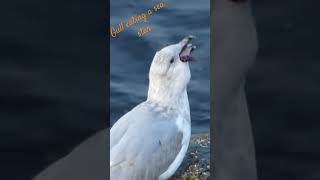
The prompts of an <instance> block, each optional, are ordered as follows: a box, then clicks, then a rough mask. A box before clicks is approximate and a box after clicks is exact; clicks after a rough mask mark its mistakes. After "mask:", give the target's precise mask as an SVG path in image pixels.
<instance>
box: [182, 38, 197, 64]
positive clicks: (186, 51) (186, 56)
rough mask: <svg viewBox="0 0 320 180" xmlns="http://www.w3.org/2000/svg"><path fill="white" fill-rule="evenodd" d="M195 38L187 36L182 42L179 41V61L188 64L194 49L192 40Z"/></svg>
mask: <svg viewBox="0 0 320 180" xmlns="http://www.w3.org/2000/svg"><path fill="white" fill-rule="evenodd" d="M194 38H195V37H194V36H192V35H189V36H187V37H185V38H184V39H183V40H182V41H180V43H179V44H180V45H181V52H180V54H179V56H180V60H181V61H182V62H189V61H191V59H192V58H191V52H192V51H193V50H194V49H196V46H194V45H192V43H191V42H192V40H193V39H194Z"/></svg>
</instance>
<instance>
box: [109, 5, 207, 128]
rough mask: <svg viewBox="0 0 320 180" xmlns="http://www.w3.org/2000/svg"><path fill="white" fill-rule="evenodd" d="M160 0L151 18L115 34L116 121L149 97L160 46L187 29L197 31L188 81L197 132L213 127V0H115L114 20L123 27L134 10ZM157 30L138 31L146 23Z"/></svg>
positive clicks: (113, 115)
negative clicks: (152, 68) (161, 5)
mask: <svg viewBox="0 0 320 180" xmlns="http://www.w3.org/2000/svg"><path fill="white" fill-rule="evenodd" d="M159 2H164V3H165V4H166V7H165V8H163V9H160V10H158V11H157V12H155V13H154V14H152V15H150V16H149V17H148V18H147V22H146V23H145V22H143V23H140V24H138V25H134V28H133V29H126V30H125V31H123V32H121V33H120V34H119V35H118V37H116V38H113V39H111V40H110V46H111V47H110V54H111V56H110V59H111V63H110V66H111V68H110V79H111V81H110V86H111V92H110V104H111V105H110V106H111V109H110V112H111V121H112V123H114V122H115V121H116V120H117V119H118V118H120V117H121V116H122V115H123V114H125V113H126V112H128V111H129V110H130V109H131V108H133V107H134V106H136V105H137V104H138V103H140V102H142V101H144V100H146V96H147V90H148V72H149V66H150V64H151V61H152V59H153V56H154V54H155V52H156V51H157V50H158V49H161V48H162V47H164V46H166V44H174V43H177V42H179V41H180V40H181V39H182V38H183V37H185V36H186V35H190V34H192V35H194V36H196V39H195V40H194V44H195V45H196V46H197V49H196V50H195V51H194V53H193V56H194V57H195V59H196V62H194V63H191V64H190V68H191V76H192V77H191V81H190V83H189V86H188V94H189V102H190V109H191V120H192V132H193V133H201V132H208V130H209V120H210V77H209V74H210V49H209V48H210V39H209V38H210V24H209V23H210V22H209V20H210V19H209V18H210V7H209V6H210V4H209V3H210V2H209V0H200V1H192V0H188V1H185V0H178V1H172V0H168V1H132V0H131V1H124V0H117V1H111V17H110V22H111V26H114V27H115V28H116V27H117V25H118V23H120V22H121V21H123V22H126V21H129V20H130V19H131V17H132V16H137V15H140V14H141V13H144V12H146V11H147V10H148V9H150V8H152V7H153V6H154V5H156V4H158V3H159ZM146 26H150V27H151V32H149V33H148V34H146V35H145V36H143V37H142V38H140V37H138V34H137V32H138V30H139V28H140V27H146Z"/></svg>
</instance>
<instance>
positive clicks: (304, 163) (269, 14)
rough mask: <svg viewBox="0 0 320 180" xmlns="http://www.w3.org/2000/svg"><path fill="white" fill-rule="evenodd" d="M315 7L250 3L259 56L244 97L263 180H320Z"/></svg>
mask: <svg viewBox="0 0 320 180" xmlns="http://www.w3.org/2000/svg"><path fill="white" fill-rule="evenodd" d="M319 5H320V2H319V1H316V0H306V1H301V0H282V1H267V0H261V1H255V2H254V14H255V18H256V22H257V28H258V32H259V40H260V52H259V55H258V58H257V62H256V63H255V65H254V67H253V68H252V70H251V71H250V75H249V79H248V84H247V92H248V100H249V108H250V114H251V119H252V122H253V129H254V133H255V142H256V150H257V160H258V171H259V178H260V179H261V180H270V179H272V180H278V179H279V180H316V179H317V180H318V179H320V143H319V137H320V121H319V120H320V118H319V109H320V107H319V102H320V61H319V59H320V51H319V42H320V35H319V32H320V23H319V8H318V7H319Z"/></svg>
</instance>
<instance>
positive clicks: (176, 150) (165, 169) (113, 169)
mask: <svg viewBox="0 0 320 180" xmlns="http://www.w3.org/2000/svg"><path fill="white" fill-rule="evenodd" d="M193 38H194V37H193V36H187V37H186V38H184V39H183V40H181V41H180V42H178V43H177V44H172V45H169V46H166V47H164V48H162V49H161V50H160V51H158V52H156V54H155V56H154V58H153V61H152V63H151V67H150V71H149V89H148V96H147V100H146V101H144V102H142V103H140V104H138V105H137V106H136V107H134V108H133V109H132V110H131V111H129V112H128V113H126V114H125V115H123V116H122V117H121V118H120V119H119V120H118V121H117V122H116V123H115V124H114V125H113V127H112V128H111V130H110V179H111V180H157V179H159V180H165V179H168V178H170V177H171V176H172V175H173V174H174V173H175V171H176V170H177V169H178V167H179V166H180V164H181V163H182V161H183V158H184V156H185V154H186V152H187V149H188V145H189V141H190V136H191V124H190V108H189V101H188V95H187V85H188V83H189V81H190V78H191V73H190V68H189V61H190V60H191V52H192V51H193V50H194V49H195V46H193V45H192V44H191V41H192V39H193Z"/></svg>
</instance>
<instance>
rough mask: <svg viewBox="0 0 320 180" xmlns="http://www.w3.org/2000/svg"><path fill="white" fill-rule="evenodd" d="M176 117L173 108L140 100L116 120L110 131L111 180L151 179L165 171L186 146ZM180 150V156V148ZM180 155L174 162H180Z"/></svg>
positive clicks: (176, 114)
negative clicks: (159, 107) (160, 107)
mask: <svg viewBox="0 0 320 180" xmlns="http://www.w3.org/2000/svg"><path fill="white" fill-rule="evenodd" d="M177 118H181V117H180V116H179V115H178V113H176V112H174V111H168V110H159V109H157V108H154V107H150V106H148V105H146V104H142V105H139V106H137V107H136V108H134V109H133V110H132V111H130V112H128V113H127V114H126V115H125V116H123V118H121V119H120V120H118V122H117V123H116V124H115V125H114V126H113V127H112V129H111V133H110V141H111V142H113V143H112V144H113V146H110V173H111V175H110V177H111V180H123V179H126V180H130V179H134V180H136V179H139V180H153V179H158V177H159V175H161V174H162V173H164V172H165V171H167V170H168V168H169V166H170V165H171V164H172V163H173V161H174V160H175V158H176V156H177V155H178V154H179V153H180V152H181V150H182V149H186V148H187V146H188V143H186V144H182V139H183V134H182V132H181V131H179V129H178V127H177V125H176V124H175V119H177ZM183 146H184V147H183ZM182 153H183V154H182V155H180V157H181V156H182V158H183V156H184V154H185V152H184V150H183V152H182ZM182 158H180V159H181V160H179V161H178V162H177V163H176V165H175V166H179V165H180V163H181V161H182ZM174 168H176V167H174ZM174 171H175V170H173V172H174Z"/></svg>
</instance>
